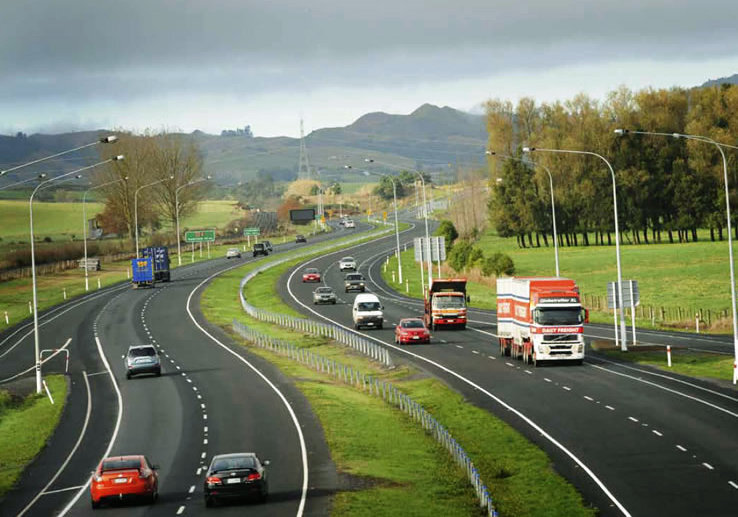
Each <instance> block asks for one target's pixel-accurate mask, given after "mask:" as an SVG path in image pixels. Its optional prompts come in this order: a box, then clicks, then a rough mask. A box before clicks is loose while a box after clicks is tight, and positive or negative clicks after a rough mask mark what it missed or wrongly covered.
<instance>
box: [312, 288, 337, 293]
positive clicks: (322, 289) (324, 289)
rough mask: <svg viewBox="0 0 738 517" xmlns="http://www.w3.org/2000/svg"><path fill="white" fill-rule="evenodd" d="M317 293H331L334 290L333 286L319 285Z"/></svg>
mask: <svg viewBox="0 0 738 517" xmlns="http://www.w3.org/2000/svg"><path fill="white" fill-rule="evenodd" d="M315 292H316V293H320V294H331V293H332V292H333V288H332V287H319V288H317V289H316V290H315Z"/></svg>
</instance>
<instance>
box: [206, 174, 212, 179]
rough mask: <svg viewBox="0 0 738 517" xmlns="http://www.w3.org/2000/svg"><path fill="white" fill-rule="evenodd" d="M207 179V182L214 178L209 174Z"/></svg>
mask: <svg viewBox="0 0 738 517" xmlns="http://www.w3.org/2000/svg"><path fill="white" fill-rule="evenodd" d="M205 179H206V180H211V179H213V177H212V176H211V175H210V174H208V175H207V176H205Z"/></svg>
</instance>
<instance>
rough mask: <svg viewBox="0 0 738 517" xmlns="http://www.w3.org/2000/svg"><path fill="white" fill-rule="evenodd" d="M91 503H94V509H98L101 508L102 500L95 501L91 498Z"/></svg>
mask: <svg viewBox="0 0 738 517" xmlns="http://www.w3.org/2000/svg"><path fill="white" fill-rule="evenodd" d="M90 505H92V509H93V510H97V509H98V508H100V501H95V500H94V499H90Z"/></svg>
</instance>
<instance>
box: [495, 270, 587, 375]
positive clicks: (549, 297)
mask: <svg viewBox="0 0 738 517" xmlns="http://www.w3.org/2000/svg"><path fill="white" fill-rule="evenodd" d="M588 320H589V313H588V311H587V310H586V309H584V308H582V305H581V303H580V298H579V288H578V287H577V284H576V283H575V282H574V280H570V279H568V278H559V277H548V278H535V277H529V278H522V277H510V278H498V279H497V335H498V336H499V340H500V354H502V355H506V356H512V357H514V358H516V359H519V358H521V359H523V362H525V363H529V364H533V365H535V366H538V365H539V364H540V363H541V362H542V361H561V360H568V361H574V362H575V363H578V364H582V361H583V360H584V323H586V322H587V321H588Z"/></svg>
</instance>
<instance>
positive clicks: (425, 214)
mask: <svg viewBox="0 0 738 517" xmlns="http://www.w3.org/2000/svg"><path fill="white" fill-rule="evenodd" d="M364 161H365V162H366V163H379V164H380V165H386V166H387V167H397V165H393V164H391V163H385V162H380V161H377V160H375V159H373V158H365V159H364ZM407 170H409V171H411V172H413V173H415V174H417V175H418V177H419V178H420V182H421V184H422V188H423V217H424V219H425V242H426V244H427V246H428V260H427V263H428V289H430V285H431V281H432V279H433V261H432V260H431V253H430V251H431V249H430V233H429V232H428V201H427V200H426V197H425V178H424V177H423V174H422V173H421V172H420V171H417V170H415V169H409V168H408V169H407ZM438 251H439V253H440V251H441V250H438Z"/></svg>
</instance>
